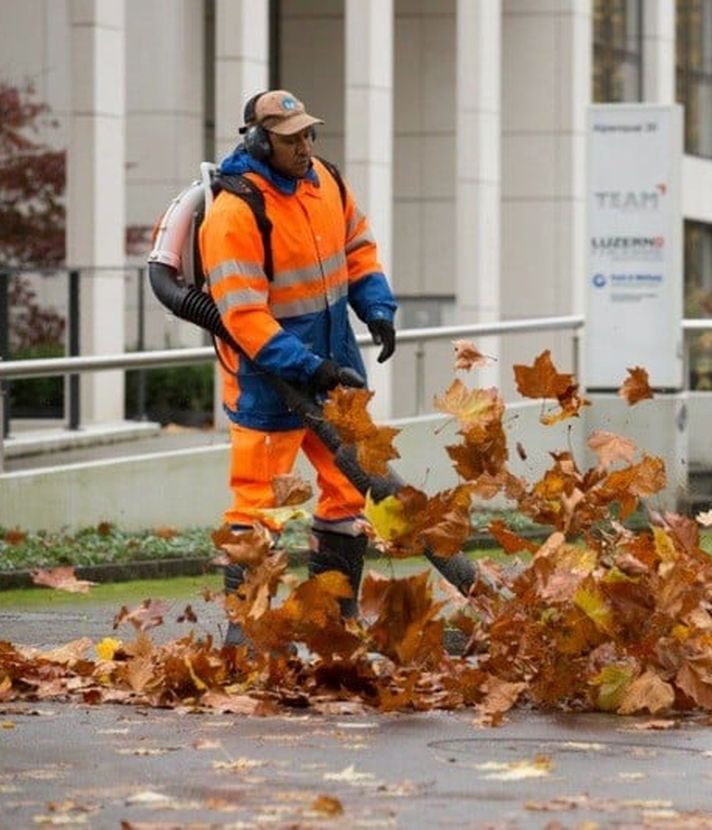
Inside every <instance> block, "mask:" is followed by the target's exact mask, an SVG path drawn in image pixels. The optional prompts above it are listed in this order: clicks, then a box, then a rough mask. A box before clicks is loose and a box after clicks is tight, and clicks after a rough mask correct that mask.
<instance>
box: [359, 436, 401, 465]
mask: <svg viewBox="0 0 712 830" xmlns="http://www.w3.org/2000/svg"><path fill="white" fill-rule="evenodd" d="M399 432H400V430H399V429H396V428H395V427H387V426H382V427H376V426H374V428H373V431H372V432H371V433H370V434H369V435H368V436H367V437H366V438H365V439H364V440H363V441H360V442H359V443H358V445H357V449H356V457H357V459H358V463H359V465H360V466H361V468H362V469H363V470H365V472H367V473H371V474H372V475H376V476H385V475H386V474H387V473H388V462H389V461H390V460H391V459H394V458H400V454H399V453H398V450H397V449H396V448H395V447H394V446H393V439H394V438H395V437H396V435H398V433H399Z"/></svg>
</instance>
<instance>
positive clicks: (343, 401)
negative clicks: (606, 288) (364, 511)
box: [324, 386, 400, 476]
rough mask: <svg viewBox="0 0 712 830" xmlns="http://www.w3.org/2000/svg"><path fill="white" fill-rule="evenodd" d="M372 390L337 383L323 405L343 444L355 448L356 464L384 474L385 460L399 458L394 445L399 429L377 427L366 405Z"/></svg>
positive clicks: (373, 473) (325, 413) (326, 415)
mask: <svg viewBox="0 0 712 830" xmlns="http://www.w3.org/2000/svg"><path fill="white" fill-rule="evenodd" d="M372 397H373V392H369V391H368V390H367V389H351V388H347V387H342V386H337V387H336V389H333V390H332V391H331V392H329V397H328V399H327V401H326V403H325V404H324V418H326V420H327V421H329V423H331V424H333V425H334V427H335V428H336V431H337V432H338V433H339V437H340V438H341V440H342V441H344V443H346V444H349V445H351V446H355V447H356V457H357V460H358V462H359V465H360V466H361V467H362V468H363V469H364V470H365V471H366V472H367V473H371V474H372V475H380V476H382V475H386V474H387V472H388V461H389V460H390V459H392V458H400V456H399V454H398V451H397V450H396V449H395V447H394V446H393V439H394V438H395V437H396V435H398V433H399V432H400V430H399V429H396V428H394V427H388V426H380V427H379V426H377V425H376V424H375V423H374V422H373V420H372V419H371V416H370V414H369V413H368V410H367V406H368V403H369V401H370V400H371V398H372Z"/></svg>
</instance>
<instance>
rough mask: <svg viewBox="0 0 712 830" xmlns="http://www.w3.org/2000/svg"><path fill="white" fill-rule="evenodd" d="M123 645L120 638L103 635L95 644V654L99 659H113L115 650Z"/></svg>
mask: <svg viewBox="0 0 712 830" xmlns="http://www.w3.org/2000/svg"><path fill="white" fill-rule="evenodd" d="M122 646H123V643H122V642H121V640H117V639H116V638H115V637H104V639H103V640H102V641H101V642H100V643H97V644H96V654H97V657H98V658H99V659H100V660H113V659H114V655H115V654H116V652H117V651H118V650H119V649H120V648H121V647H122Z"/></svg>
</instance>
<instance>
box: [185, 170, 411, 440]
mask: <svg viewBox="0 0 712 830" xmlns="http://www.w3.org/2000/svg"><path fill="white" fill-rule="evenodd" d="M248 159H249V157H248ZM244 163H245V164H248V165H250V169H251V170H252V172H248V173H246V175H247V176H248V177H249V178H250V179H251V180H252V181H253V182H254V183H255V184H256V185H257V186H258V187H259V188H260V190H261V191H262V192H263V193H264V199H265V211H266V213H267V216H268V217H269V219H270V220H271V222H272V235H271V248H272V259H273V270H274V275H273V279H272V281H269V280H268V279H267V276H266V275H265V272H264V259H265V252H264V249H263V245H262V239H261V236H260V233H259V231H258V228H257V223H256V221H255V218H254V215H253V213H252V210H251V209H250V207H249V206H248V205H247V204H246V203H245V202H244V201H243V200H241V199H240V198H239V197H238V196H235V195H234V194H232V193H228V192H226V191H223V192H221V193H220V194H219V195H218V196H217V198H216V199H215V201H214V203H213V205H212V207H211V208H210V210H209V212H208V214H207V216H206V218H205V221H204V222H203V224H202V226H201V229H200V251H201V257H202V261H203V268H204V270H205V272H206V274H207V276H208V280H209V284H210V290H211V294H212V296H213V299H214V300H215V302H216V304H217V306H218V309H219V310H220V314H221V316H222V319H223V321H224V323H225V325H226V327H227V329H228V330H229V331H230V334H231V335H232V336H233V338H234V339H235V340H236V341H237V343H238V344H239V345H240V347H241V348H242V350H243V352H244V354H242V355H235V354H234V353H233V352H232V351H231V350H229V349H227V348H226V347H225V346H224V345H221V346H220V351H221V357H222V358H223V361H224V362H225V363H226V365H227V366H228V368H229V369H230V371H229V372H227V371H225V367H223V372H222V374H223V396H224V406H225V409H226V411H227V414H228V416H229V417H230V419H231V420H232V421H234V422H235V423H238V424H241V425H243V426H247V427H252V428H254V429H267V430H281V429H293V428H296V427H299V426H301V425H302V422H301V419H300V418H299V416H297V415H295V414H294V413H291V412H289V411H288V410H287V409H286V407H285V406H284V405H283V403H282V401H281V399H280V398H279V396H278V394H277V393H276V392H275V391H274V390H273V388H272V386H271V385H270V383H269V380H268V379H267V378H266V377H265V373H266V372H269V373H273V374H277V375H280V376H281V377H283V378H285V379H286V380H289V381H293V382H296V383H298V384H305V383H307V381H308V380H309V378H310V377H311V375H312V374H313V373H314V372H315V370H316V369H317V367H318V366H319V364H320V363H321V360H322V359H323V358H330V359H331V360H334V361H336V362H337V363H338V364H339V365H341V366H349V367H351V368H353V369H355V370H356V371H357V372H359V373H360V374H362V375H365V368H364V365H363V360H362V359H361V355H360V353H359V350H358V346H357V344H356V340H355V337H354V333H353V330H352V328H351V325H350V323H349V320H348V306H349V305H351V307H352V308H353V309H354V311H355V312H356V314H357V315H358V317H359V318H360V319H361V320H363V321H364V322H368V321H370V320H373V319H375V318H379V317H380V318H386V319H389V320H390V319H392V318H393V315H394V313H395V309H396V303H395V300H394V299H393V295H392V293H391V291H390V288H389V287H388V283H387V282H386V278H385V276H384V275H383V273H382V272H381V267H380V265H379V263H378V258H377V250H376V244H375V241H374V239H373V236H372V234H371V231H370V229H369V226H368V222H367V220H366V217H365V216H364V215H363V214H362V213H361V212H360V211H359V209H358V207H357V206H356V204H355V201H354V199H353V196H352V194H351V192H350V191H349V190H348V188H347V190H346V204H345V205H344V204H343V203H342V200H341V194H340V192H339V187H338V184H337V183H336V181H335V180H334V178H333V176H332V175H331V174H330V173H329V172H328V171H327V169H326V168H325V166H324V165H323V164H321V162H319V161H318V160H317V159H315V160H314V166H313V174H315V175H310V176H309V177H308V178H305V179H300V180H299V181H297V182H296V183H295V184H296V186H293V191H294V192H291V193H287V192H284V190H283V189H282V188H280V187H279V186H277V184H275V182H274V181H270V179H269V178H267V177H266V176H265V175H264V172H263V170H262V169H260V168H264V167H265V166H264V165H260V166H258V165H255V164H252V163H251V161H250V160H247V161H245V162H244ZM256 166H257V167H258V169H260V173H262V175H260V174H257V173H255V172H254V168H255V167H256ZM267 170H269V169H268V168H267ZM267 175H269V174H267Z"/></svg>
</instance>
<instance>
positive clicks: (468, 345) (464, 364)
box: [452, 340, 495, 371]
mask: <svg viewBox="0 0 712 830" xmlns="http://www.w3.org/2000/svg"><path fill="white" fill-rule="evenodd" d="M452 345H453V346H454V347H455V369H456V370H457V369H464V370H465V371H469V370H470V369H473V368H474V369H476V368H478V367H480V366H487V365H489V364H490V363H492V362H493V361H494V360H495V358H494V357H491V356H490V355H487V354H482V352H481V351H480V350H479V349H478V348H477V346H475V344H474V343H473V342H472V341H471V340H453V341H452Z"/></svg>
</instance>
